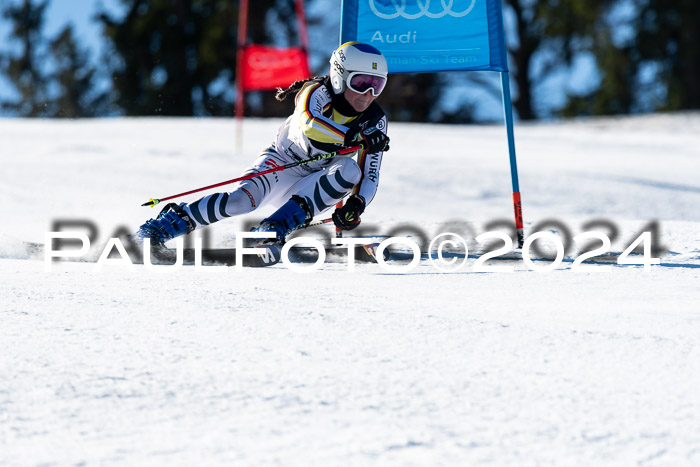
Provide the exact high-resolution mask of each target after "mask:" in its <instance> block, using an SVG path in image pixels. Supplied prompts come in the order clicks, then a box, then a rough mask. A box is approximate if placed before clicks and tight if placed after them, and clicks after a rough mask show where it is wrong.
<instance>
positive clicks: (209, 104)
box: [97, 0, 237, 116]
mask: <svg viewBox="0 0 700 467" xmlns="http://www.w3.org/2000/svg"><path fill="white" fill-rule="evenodd" d="M122 3H123V5H124V6H125V8H126V15H125V16H124V17H123V18H121V19H117V18H113V17H111V16H110V15H109V14H108V13H106V12H101V13H100V14H99V15H98V17H97V19H98V21H99V22H101V23H102V25H103V26H104V29H103V33H104V36H105V37H106V38H107V39H108V42H109V43H110V46H111V50H110V51H109V52H108V57H107V63H108V67H109V68H110V69H111V70H112V81H113V87H114V91H115V93H116V104H117V105H118V106H119V107H120V108H121V109H122V110H123V111H124V112H125V113H126V114H127V115H174V116H186V115H232V113H233V110H232V109H233V103H232V99H230V98H228V99H227V98H226V95H225V93H226V91H227V90H229V89H231V88H232V87H233V77H234V76H235V72H234V70H235V64H236V47H235V44H236V20H237V7H234V2H231V1H230V0H211V1H206V0H122Z"/></svg>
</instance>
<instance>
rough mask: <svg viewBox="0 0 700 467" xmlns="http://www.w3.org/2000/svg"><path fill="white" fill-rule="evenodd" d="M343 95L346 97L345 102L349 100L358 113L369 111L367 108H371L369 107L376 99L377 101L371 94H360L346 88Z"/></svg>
mask: <svg viewBox="0 0 700 467" xmlns="http://www.w3.org/2000/svg"><path fill="white" fill-rule="evenodd" d="M343 94H344V96H345V100H347V101H348V102H349V103H350V105H351V106H352V108H353V109H355V110H356V111H357V112H364V111H365V110H367V107H369V105H370V104H371V103H372V102H374V99H376V97H374V96H373V95H372V93H371V92H366V93H364V94H359V93H356V92H355V91H353V90H351V89H350V88H345V92H344V93H343Z"/></svg>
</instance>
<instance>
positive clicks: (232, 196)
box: [136, 42, 389, 245]
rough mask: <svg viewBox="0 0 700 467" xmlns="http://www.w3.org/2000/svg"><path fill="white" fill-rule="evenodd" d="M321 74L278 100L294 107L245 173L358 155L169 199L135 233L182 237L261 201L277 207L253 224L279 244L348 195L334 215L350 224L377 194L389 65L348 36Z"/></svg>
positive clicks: (161, 239)
mask: <svg viewBox="0 0 700 467" xmlns="http://www.w3.org/2000/svg"><path fill="white" fill-rule="evenodd" d="M330 64H331V67H330V73H329V75H327V76H323V77H315V78H310V79H307V80H303V81H297V82H295V83H294V84H292V85H291V86H290V87H289V88H287V89H286V90H282V89H278V92H277V99H278V100H284V99H285V98H286V97H287V96H288V95H290V94H292V93H296V100H295V109H294V113H293V114H292V115H291V116H290V117H289V118H288V119H287V120H286V121H285V123H284V124H283V125H282V126H281V127H280V128H279V130H278V131H277V137H276V139H275V142H274V143H273V144H272V146H270V147H269V148H267V149H266V150H264V151H263V152H262V154H260V156H258V158H257V159H256V160H255V162H254V163H253V165H252V166H251V167H250V168H249V169H248V170H246V171H245V172H244V174H250V173H255V172H262V171H264V170H268V169H270V168H275V167H278V166H282V165H286V164H289V163H292V162H296V161H301V160H304V159H308V158H310V157H313V156H315V155H317V154H324V153H329V152H334V151H337V150H339V149H342V148H343V147H351V146H356V145H358V144H362V145H363V147H364V149H363V150H362V151H359V154H357V155H358V161H357V162H356V161H355V160H354V159H353V158H351V157H335V158H331V159H325V160H320V161H316V162H312V163H308V164H305V165H299V166H296V167H292V168H289V169H285V170H282V171H279V172H273V173H270V174H266V175H262V176H260V177H255V178H251V179H248V180H245V181H243V182H240V183H239V185H238V186H237V188H236V189H234V190H233V191H232V192H230V193H215V194H212V195H208V196H205V197H203V198H201V199H199V200H197V201H195V202H193V203H190V204H185V203H181V204H180V205H177V204H175V203H170V204H168V205H166V206H165V207H164V208H163V210H162V211H161V212H160V214H159V215H158V217H156V218H155V219H150V220H148V221H146V223H145V224H143V225H142V226H141V227H140V228H139V231H138V232H137V233H136V237H137V238H139V239H144V238H150V239H151V241H152V242H153V243H157V244H161V245H162V244H163V243H165V242H166V241H168V240H171V239H173V238H175V237H178V236H180V235H184V234H187V233H190V232H192V231H193V230H195V229H198V228H201V227H204V226H207V225H210V224H212V223H214V222H217V221H220V220H222V219H225V218H227V217H232V216H239V215H241V214H246V213H249V212H252V211H254V210H256V209H258V208H260V207H262V206H266V205H271V206H273V207H277V206H279V209H277V210H276V211H275V212H274V213H273V214H272V215H270V216H269V217H268V218H266V219H264V220H263V221H262V222H261V223H260V226H259V227H258V228H257V229H256V230H257V231H261V232H274V233H275V239H274V241H276V242H278V243H284V241H285V239H286V236H287V235H289V234H290V233H291V232H293V231H294V230H296V229H298V228H300V227H303V226H306V225H308V224H309V223H310V222H311V220H312V219H313V218H314V217H315V216H317V215H319V214H320V213H322V212H324V211H327V210H328V209H330V208H331V207H333V206H335V205H336V204H337V203H338V202H339V201H341V200H342V199H344V198H346V197H348V195H349V197H348V198H347V201H346V202H345V205H344V206H342V207H340V208H336V209H335V211H334V212H333V214H332V219H333V222H334V223H335V225H336V226H337V227H338V228H339V229H342V230H351V229H354V228H355V227H357V226H358V225H359V224H360V215H361V214H362V213H363V212H364V210H365V208H366V206H367V205H368V204H369V203H370V202H371V201H372V199H373V198H374V195H375V194H376V192H377V184H378V182H379V169H380V166H381V162H382V154H383V152H384V151H386V150H388V149H389V147H388V143H389V137H388V136H387V135H386V129H387V120H386V116H385V114H384V111H383V110H382V109H381V108H380V107H379V105H378V104H377V103H376V102H374V101H375V99H376V98H377V96H379V94H381V92H382V90H383V89H384V86H385V85H386V81H387V74H388V70H387V64H386V60H385V58H384V56H383V55H382V53H381V52H380V51H379V50H377V49H376V48H374V47H373V46H371V45H368V44H364V43H360V42H347V43H345V44H343V45H341V46H340V47H339V48H338V49H336V50H335V51H334V52H333V54H332V56H331V59H330Z"/></svg>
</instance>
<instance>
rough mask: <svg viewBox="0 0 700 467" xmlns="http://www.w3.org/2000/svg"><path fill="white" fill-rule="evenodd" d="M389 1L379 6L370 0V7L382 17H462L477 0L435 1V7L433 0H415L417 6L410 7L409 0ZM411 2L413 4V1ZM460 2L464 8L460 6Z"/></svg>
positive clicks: (470, 9) (373, 0)
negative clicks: (431, 6) (431, 4)
mask: <svg viewBox="0 0 700 467" xmlns="http://www.w3.org/2000/svg"><path fill="white" fill-rule="evenodd" d="M380 3H381V2H380ZM388 3H390V4H391V5H389V4H387V5H382V6H380V7H379V8H378V7H377V5H376V3H375V0H369V7H370V9H371V10H372V12H373V13H374V14H375V15H376V16H378V17H379V18H382V19H394V18H399V17H401V18H404V19H419V18H423V17H426V18H433V19H436V18H442V17H443V16H452V17H454V18H461V17H463V16H467V15H468V14H469V13H470V12H471V11H472V9H473V8H474V4H475V3H476V0H440V1H439V2H438V1H433V2H432V3H433V5H436V6H434V7H433V8H430V3H431V0H415V7H410V8H409V6H408V5H407V3H408V2H407V0H390V2H388ZM411 3H412V4H413V2H411ZM460 4H461V7H462V8H460ZM467 4H468V6H467ZM416 10H417V11H416Z"/></svg>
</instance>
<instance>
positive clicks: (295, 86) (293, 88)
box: [275, 76, 326, 102]
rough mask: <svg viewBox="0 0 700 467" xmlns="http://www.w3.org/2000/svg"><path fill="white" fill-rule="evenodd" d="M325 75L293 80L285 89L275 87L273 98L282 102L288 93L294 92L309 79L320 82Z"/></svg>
mask: <svg viewBox="0 0 700 467" xmlns="http://www.w3.org/2000/svg"><path fill="white" fill-rule="evenodd" d="M325 78H326V77H325V76H314V77H313V78H307V79H302V80H299V81H294V82H293V83H292V85H291V86H289V87H288V88H287V89H282V88H277V94H275V99H277V100H278V101H280V102H282V101H283V100H285V99H286V98H287V96H289V95H290V94H296V93H297V92H298V91H299V90H300V89H301V88H303V87H304V85H305V84H306V83H308V82H310V81H318V82H321V81H323V80H324V79H325Z"/></svg>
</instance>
